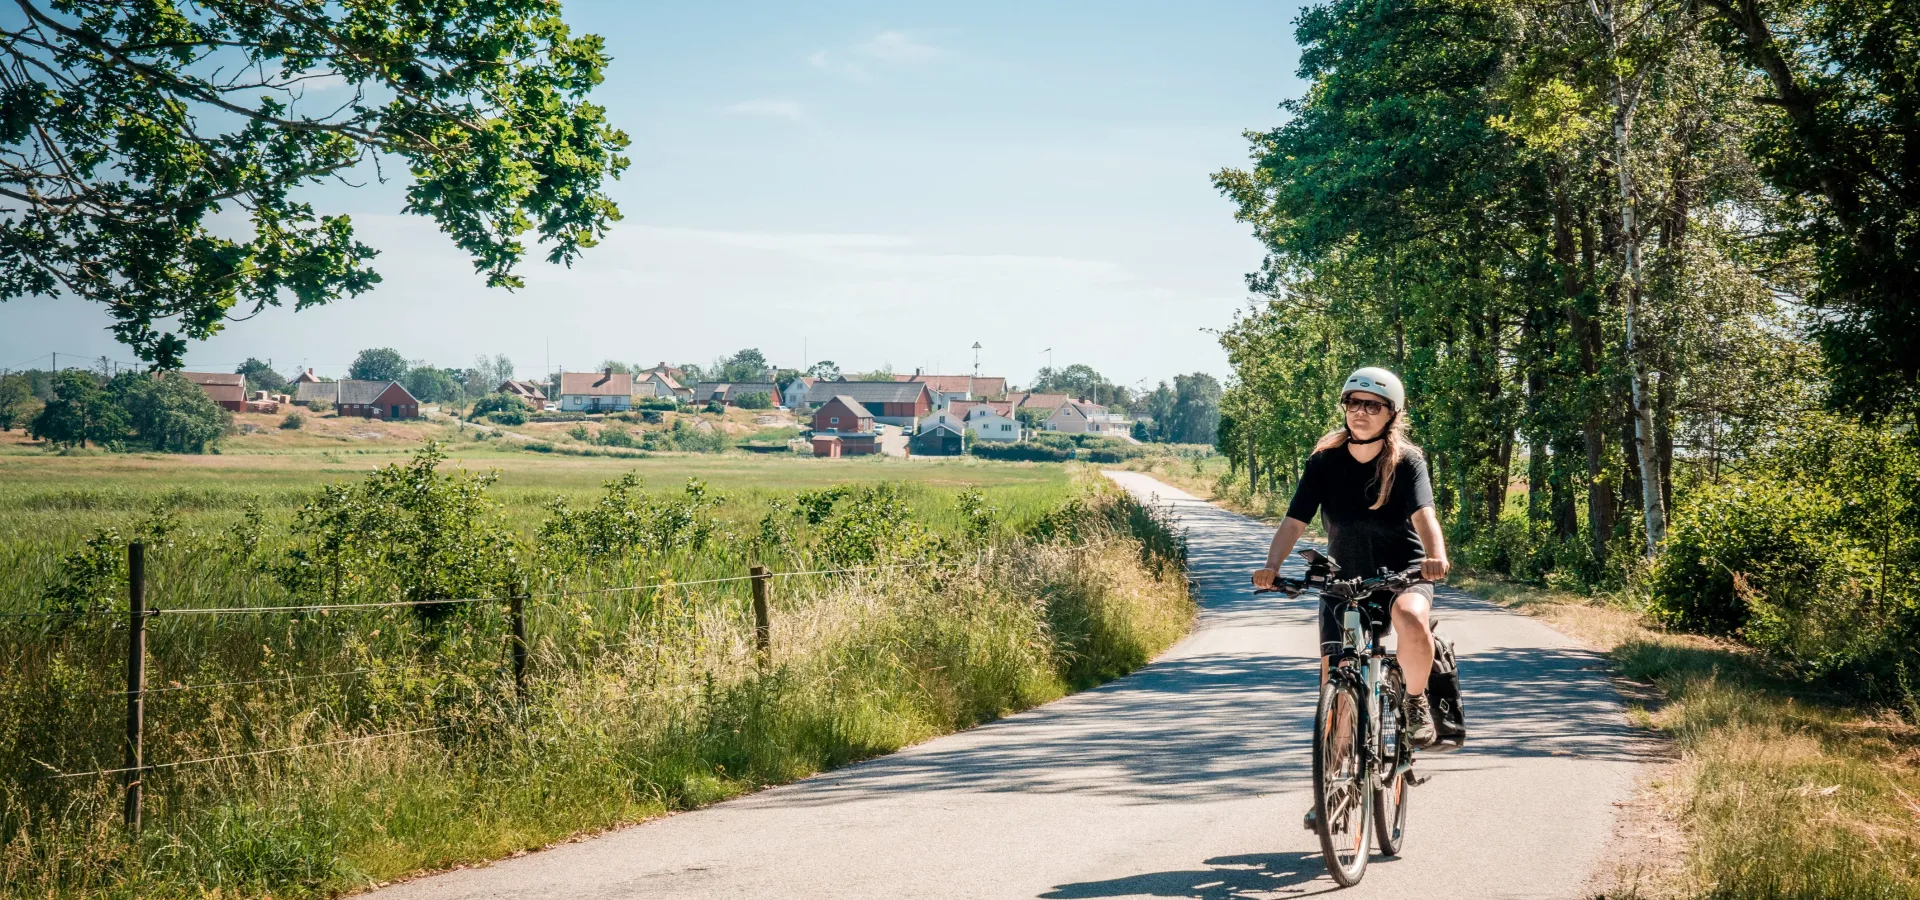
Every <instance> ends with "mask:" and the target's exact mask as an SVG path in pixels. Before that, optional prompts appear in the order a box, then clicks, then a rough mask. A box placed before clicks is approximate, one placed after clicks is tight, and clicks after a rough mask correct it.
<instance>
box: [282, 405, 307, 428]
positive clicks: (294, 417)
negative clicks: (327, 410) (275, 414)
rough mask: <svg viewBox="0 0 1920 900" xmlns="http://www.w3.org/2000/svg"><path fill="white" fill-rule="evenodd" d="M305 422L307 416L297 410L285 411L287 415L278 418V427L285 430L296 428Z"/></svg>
mask: <svg viewBox="0 0 1920 900" xmlns="http://www.w3.org/2000/svg"><path fill="white" fill-rule="evenodd" d="M306 424H307V417H306V416H303V415H301V414H300V412H299V411H298V410H295V411H293V412H290V413H287V417H286V418H284V419H281V420H280V427H281V428H282V429H283V430H286V431H295V430H298V429H299V428H300V427H301V426H304V425H306Z"/></svg>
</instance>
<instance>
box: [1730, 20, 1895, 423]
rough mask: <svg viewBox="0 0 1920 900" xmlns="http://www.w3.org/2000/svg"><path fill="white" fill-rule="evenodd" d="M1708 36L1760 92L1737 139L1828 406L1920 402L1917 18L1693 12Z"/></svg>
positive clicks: (1880, 409)
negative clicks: (1821, 355)
mask: <svg viewBox="0 0 1920 900" xmlns="http://www.w3.org/2000/svg"><path fill="white" fill-rule="evenodd" d="M1701 7H1702V9H1704V10H1706V11H1708V12H1709V13H1710V14H1711V15H1712V16H1713V21H1712V25H1711V27H1710V28H1709V29H1708V33H1709V34H1710V35H1711V36H1712V37H1713V38H1714V39H1715V40H1716V41H1717V42H1718V43H1719V45H1720V46H1721V47H1724V48H1725V49H1726V50H1727V52H1728V53H1730V54H1731V55H1732V56H1733V57H1734V58H1736V59H1738V60H1740V61H1741V62H1743V63H1745V64H1746V66H1747V67H1748V68H1749V70H1750V71H1751V72H1752V73H1753V74H1754V75H1755V76H1756V77H1759V78H1762V79H1764V80H1765V82H1766V84H1767V87H1768V90H1767V95H1768V96H1767V99H1766V101H1765V102H1764V103H1763V104H1762V106H1761V110H1760V114H1759V115H1758V116H1756V121H1757V127H1756V128H1755V129H1754V130H1753V132H1752V134H1751V136H1750V138H1749V139H1748V143H1747V148H1748V152H1749V155H1750V157H1751V158H1752V160H1753V162H1754V163H1756V164H1757V165H1758V167H1759V170H1760V174H1761V176H1762V177H1763V178H1765V179H1766V182H1767V184H1768V186H1769V187H1771V188H1773V189H1774V190H1775V191H1778V192H1779V195H1780V199H1781V201H1782V202H1781V203H1779V204H1778V205H1777V206H1776V207H1774V208H1773V209H1771V210H1769V212H1770V213H1771V214H1772V215H1771V217H1772V218H1773V220H1774V221H1775V222H1776V223H1778V224H1779V225H1780V226H1781V228H1780V230H1779V231H1778V232H1777V233H1776V235H1775V238H1776V240H1778V241H1779V242H1780V243H1781V244H1783V245H1784V246H1781V247H1780V248H1779V249H1780V250H1781V251H1782V252H1784V253H1793V252H1795V251H1796V250H1798V249H1799V248H1802V247H1804V248H1805V249H1806V250H1810V251H1811V252H1810V253H1809V254H1807V255H1808V256H1809V257H1810V259H1811V262H1812V264H1813V274H1814V283H1813V285H1812V289H1811V291H1810V292H1809V293H1810V296H1809V297H1808V299H1809V300H1811V301H1812V302H1813V304H1814V305H1816V306H1817V307H1819V308H1820V309H1821V310H1822V311H1823V312H1824V315H1821V316H1820V317H1818V318H1817V320H1816V322H1815V334H1816V335H1817V337H1818V338H1819V342H1820V346H1821V348H1822V349H1823V350H1824V351H1825V353H1826V358H1827V361H1828V368H1829V371H1830V372H1831V373H1832V377H1833V390H1832V392H1831V395H1830V397H1831V399H1832V401H1833V402H1834V404H1835V405H1836V406H1839V407H1842V408H1845V409H1851V410H1855V411H1858V412H1862V413H1867V414H1876V415H1877V414H1884V413H1888V412H1891V411H1895V410H1904V411H1905V412H1906V413H1908V414H1909V415H1911V414H1912V412H1913V406H1914V404H1915V403H1916V402H1920V278H1916V277H1915V275H1914V273H1915V272H1920V165H1916V164H1915V160H1916V159H1920V132H1916V131H1915V129H1914V128H1913V127H1912V124H1913V122H1914V121H1915V120H1916V118H1917V117H1920V10H1916V9H1915V7H1914V4H1913V3H1912V2H1892V3H1860V2H1839V3H1809V2H1804V0H1747V2H1736V0H1705V2H1703V3H1702V4H1701Z"/></svg>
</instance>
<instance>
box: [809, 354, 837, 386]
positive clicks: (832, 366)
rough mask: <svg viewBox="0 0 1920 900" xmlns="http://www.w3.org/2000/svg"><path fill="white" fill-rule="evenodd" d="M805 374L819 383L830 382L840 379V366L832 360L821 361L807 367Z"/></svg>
mask: <svg viewBox="0 0 1920 900" xmlns="http://www.w3.org/2000/svg"><path fill="white" fill-rule="evenodd" d="M807 374H808V375H811V376H813V377H815V378H818V379H820V380H821V381H832V380H834V379H836V378H839V377H840V366H839V365H837V364H836V363H834V361H833V360H830V359H823V360H821V361H819V362H817V363H814V364H813V365H811V366H808V367H807Z"/></svg>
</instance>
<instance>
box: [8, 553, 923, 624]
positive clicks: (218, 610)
mask: <svg viewBox="0 0 1920 900" xmlns="http://www.w3.org/2000/svg"><path fill="white" fill-rule="evenodd" d="M938 565H942V563H940V562H938V561H934V560H928V561H925V562H913V563H898V564H890V565H880V566H846V567H842V568H836V569H802V570H796V571H791V572H770V573H768V574H767V576H765V577H769V578H794V577H798V576H802V575H848V574H854V573H859V572H882V571H890V570H901V569H924V568H929V567H933V566H938ZM759 577H762V576H758V575H729V576H726V577H724V578H701V579H697V580H693V581H675V580H673V579H668V580H665V581H657V582H650V583H647V584H630V585H621V586H619V587H610V588H572V589H569V588H563V589H561V590H557V591H546V592H543V593H538V594H527V595H526V599H528V600H550V599H554V598H558V597H579V596H588V595H592V594H620V593H631V592H634V591H648V590H655V589H659V588H686V587H697V586H699V585H707V584H725V583H728V582H738V581H752V580H754V579H755V578H759ZM507 602H508V600H507V599H506V598H500V597H454V598H449V599H445V600H391V601H376V602H368V603H310V604H300V605H294V606H175V607H164V608H163V607H148V608H147V609H146V611H145V612H146V615H148V616H161V615H166V616H206V615H248V614H265V613H308V612H346V611H355V610H368V609H401V608H407V607H420V606H455V605H462V604H469V603H501V604H504V603H507ZM126 614H127V613H126V611H125V610H115V609H113V608H111V607H106V606H93V607H88V608H86V609H82V610H73V611H66V610H46V611H30V612H8V613H0V619H43V618H45V619H51V618H88V617H97V618H115V619H117V618H121V617H124V616H125V615H126Z"/></svg>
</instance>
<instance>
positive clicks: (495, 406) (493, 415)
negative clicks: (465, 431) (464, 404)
mask: <svg viewBox="0 0 1920 900" xmlns="http://www.w3.org/2000/svg"><path fill="white" fill-rule="evenodd" d="M528 413H532V407H528V405H526V401H524V399H520V397H516V395H513V393H488V395H486V397H480V399H476V401H474V409H472V413H470V414H472V418H480V416H486V418H490V420H493V422H499V424H526V414H528ZM501 414H507V416H509V418H511V416H518V420H515V422H509V420H503V418H499V416H501Z"/></svg>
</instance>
